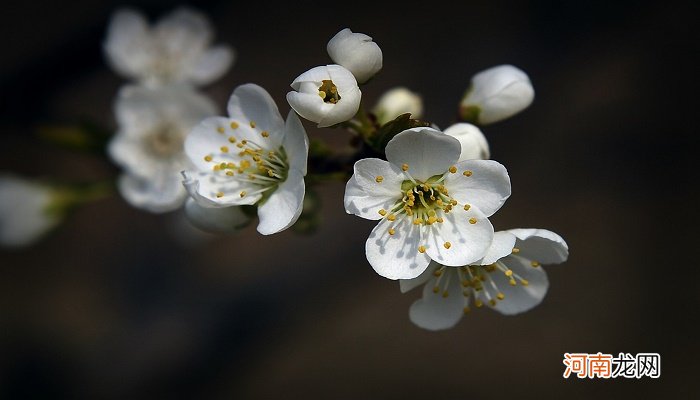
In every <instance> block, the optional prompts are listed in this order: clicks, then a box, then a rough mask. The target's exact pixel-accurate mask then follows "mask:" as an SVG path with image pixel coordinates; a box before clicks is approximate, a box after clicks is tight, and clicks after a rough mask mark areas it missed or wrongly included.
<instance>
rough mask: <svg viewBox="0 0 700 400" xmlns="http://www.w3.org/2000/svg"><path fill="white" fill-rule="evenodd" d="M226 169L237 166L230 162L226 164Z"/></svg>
mask: <svg viewBox="0 0 700 400" xmlns="http://www.w3.org/2000/svg"><path fill="white" fill-rule="evenodd" d="M226 167H227V168H236V164H234V163H232V162H230V163H228V164H226Z"/></svg>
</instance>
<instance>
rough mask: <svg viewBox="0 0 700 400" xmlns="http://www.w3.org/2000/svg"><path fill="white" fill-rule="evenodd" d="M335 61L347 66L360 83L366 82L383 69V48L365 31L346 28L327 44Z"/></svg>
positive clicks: (329, 53) (329, 52)
mask: <svg viewBox="0 0 700 400" xmlns="http://www.w3.org/2000/svg"><path fill="white" fill-rule="evenodd" d="M326 49H327V50H328V55H329V56H331V60H333V62H334V63H336V64H339V65H342V66H343V67H345V68H347V69H348V70H349V71H350V72H352V74H353V75H355V79H357V82H359V83H365V82H367V81H368V80H369V78H371V77H373V76H374V74H376V73H377V72H379V70H380V69H382V50H381V49H380V48H379V46H378V45H377V44H376V43H374V42H373V41H372V38H371V37H369V36H367V35H365V34H364V33H353V32H352V31H351V30H350V29H349V28H345V29H343V30H342V31H340V32H338V33H336V34H335V36H333V38H331V40H330V41H329V42H328V46H326Z"/></svg>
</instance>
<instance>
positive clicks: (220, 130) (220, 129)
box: [216, 126, 226, 133]
mask: <svg viewBox="0 0 700 400" xmlns="http://www.w3.org/2000/svg"><path fill="white" fill-rule="evenodd" d="M216 131H217V132H219V133H224V132H226V129H224V127H223V126H220V127H218V128H216Z"/></svg>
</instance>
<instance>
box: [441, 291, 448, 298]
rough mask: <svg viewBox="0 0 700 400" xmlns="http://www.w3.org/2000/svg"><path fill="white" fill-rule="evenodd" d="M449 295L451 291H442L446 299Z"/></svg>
mask: <svg viewBox="0 0 700 400" xmlns="http://www.w3.org/2000/svg"><path fill="white" fill-rule="evenodd" d="M449 296H450V293H449V292H448V291H447V290H445V291H444V292H442V298H443V299H446V298H448V297H449Z"/></svg>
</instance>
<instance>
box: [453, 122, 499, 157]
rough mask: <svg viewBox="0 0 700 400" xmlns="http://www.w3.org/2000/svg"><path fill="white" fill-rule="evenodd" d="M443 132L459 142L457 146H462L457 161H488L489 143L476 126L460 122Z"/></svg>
mask: <svg viewBox="0 0 700 400" xmlns="http://www.w3.org/2000/svg"><path fill="white" fill-rule="evenodd" d="M443 132H444V133H445V134H446V135H450V136H452V137H453V138H455V139H457V140H459V144H461V145H462V152H461V153H460V154H459V161H464V160H488V158H489V157H490V156H491V154H490V152H489V143H488V142H487V141H486V137H484V134H483V133H481V130H479V128H477V127H476V126H474V125H472V124H467V123H464V122H462V123H457V124H454V125H452V126H450V127H449V128H447V129H445V130H444V131H443Z"/></svg>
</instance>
